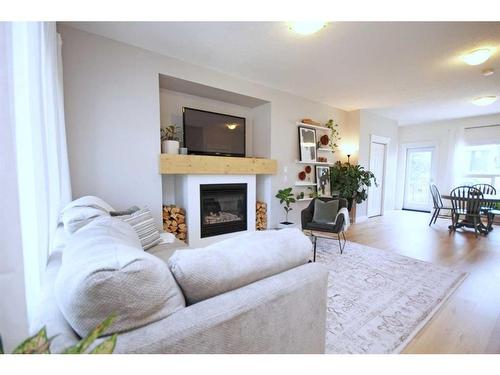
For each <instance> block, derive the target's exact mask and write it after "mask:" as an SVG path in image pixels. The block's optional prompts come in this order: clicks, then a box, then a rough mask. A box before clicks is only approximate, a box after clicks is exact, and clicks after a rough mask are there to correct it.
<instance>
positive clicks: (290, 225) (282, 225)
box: [278, 221, 294, 229]
mask: <svg viewBox="0 0 500 375" xmlns="http://www.w3.org/2000/svg"><path fill="white" fill-rule="evenodd" d="M293 226H294V224H293V223H290V222H289V221H284V222H281V223H279V224H278V228H279V229H285V228H293Z"/></svg>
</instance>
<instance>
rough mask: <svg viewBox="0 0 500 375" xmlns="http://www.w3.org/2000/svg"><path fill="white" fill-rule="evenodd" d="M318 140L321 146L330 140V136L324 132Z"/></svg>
mask: <svg viewBox="0 0 500 375" xmlns="http://www.w3.org/2000/svg"><path fill="white" fill-rule="evenodd" d="M319 141H320V142H321V144H322V145H323V146H327V145H328V143H329V142H330V138H328V136H327V135H326V134H325V135H323V136H322V137H321V138H320V139H319Z"/></svg>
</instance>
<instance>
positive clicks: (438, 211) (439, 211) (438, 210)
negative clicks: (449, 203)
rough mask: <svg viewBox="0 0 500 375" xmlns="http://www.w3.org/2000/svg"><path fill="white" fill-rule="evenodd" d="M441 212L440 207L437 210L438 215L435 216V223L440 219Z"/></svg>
mask: <svg viewBox="0 0 500 375" xmlns="http://www.w3.org/2000/svg"><path fill="white" fill-rule="evenodd" d="M440 213H441V209H440V208H438V209H437V210H436V216H435V217H434V224H436V221H437V219H438V217H439V214H440Z"/></svg>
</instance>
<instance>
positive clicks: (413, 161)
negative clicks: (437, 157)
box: [403, 147, 434, 211]
mask: <svg viewBox="0 0 500 375" xmlns="http://www.w3.org/2000/svg"><path fill="white" fill-rule="evenodd" d="M433 159H434V147H419V148H409V149H407V151H406V173H405V190H404V199H403V209H406V210H416V211H429V209H430V207H431V205H432V197H431V194H430V191H429V183H430V182H431V180H432V160H433Z"/></svg>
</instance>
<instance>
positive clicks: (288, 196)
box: [276, 187, 295, 228]
mask: <svg viewBox="0 0 500 375" xmlns="http://www.w3.org/2000/svg"><path fill="white" fill-rule="evenodd" d="M276 198H278V199H279V200H280V204H282V205H283V209H284V210H285V221H282V222H281V223H280V225H279V227H280V228H291V227H292V226H293V223H291V222H289V221H288V213H289V212H290V211H292V207H290V204H291V203H295V197H294V196H293V193H292V188H291V187H289V188H285V189H282V190H278V194H276Z"/></svg>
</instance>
